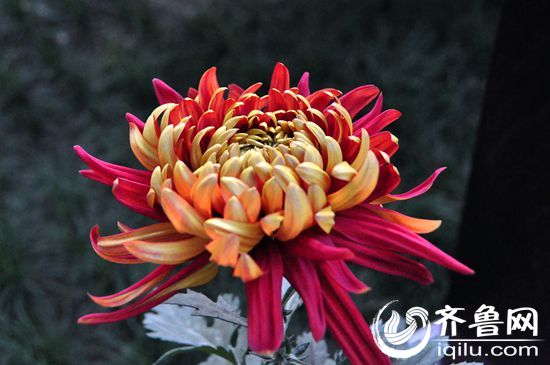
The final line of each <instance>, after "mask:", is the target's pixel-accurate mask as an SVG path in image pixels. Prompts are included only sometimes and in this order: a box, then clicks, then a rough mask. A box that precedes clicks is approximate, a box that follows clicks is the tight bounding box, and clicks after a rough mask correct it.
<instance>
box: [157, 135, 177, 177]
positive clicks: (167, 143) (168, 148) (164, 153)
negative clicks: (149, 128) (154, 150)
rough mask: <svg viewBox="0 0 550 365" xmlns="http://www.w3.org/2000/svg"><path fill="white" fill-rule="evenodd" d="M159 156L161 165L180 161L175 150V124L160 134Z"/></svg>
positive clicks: (172, 164) (171, 164)
mask: <svg viewBox="0 0 550 365" xmlns="http://www.w3.org/2000/svg"><path fill="white" fill-rule="evenodd" d="M158 156H159V160H160V163H161V165H163V166H164V165H170V166H172V167H173V166H174V165H175V164H176V162H177V161H178V158H177V156H176V152H175V151H174V126H172V125H169V126H167V127H166V128H164V130H163V131H162V133H161V134H160V138H159V144H158Z"/></svg>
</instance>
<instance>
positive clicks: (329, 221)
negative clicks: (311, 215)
mask: <svg viewBox="0 0 550 365" xmlns="http://www.w3.org/2000/svg"><path fill="white" fill-rule="evenodd" d="M315 222H317V224H318V225H319V227H321V229H322V230H323V231H324V232H325V233H327V234H329V233H330V231H331V230H332V227H334V211H333V210H332V208H331V207H326V208H324V209H321V210H320V211H318V212H317V213H315Z"/></svg>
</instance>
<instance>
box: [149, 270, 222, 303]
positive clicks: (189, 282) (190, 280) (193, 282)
mask: <svg viewBox="0 0 550 365" xmlns="http://www.w3.org/2000/svg"><path fill="white" fill-rule="evenodd" d="M217 273H218V265H216V264H215V263H213V262H211V263H209V264H207V265H205V266H204V267H203V268H202V269H200V270H198V271H196V272H195V273H193V274H191V275H189V276H187V277H186V278H185V279H183V280H180V281H177V282H176V283H174V284H172V285H170V286H169V287H167V288H165V289H164V290H162V291H160V292H159V293H158V294H156V295H155V296H154V297H153V298H151V300H155V299H156V298H160V297H162V296H164V295H166V294H167V293H172V292H174V291H178V290H182V289H186V288H192V287H194V286H200V285H204V284H206V283H208V282H209V281H211V280H212V279H214V277H215V276H216V274H217Z"/></svg>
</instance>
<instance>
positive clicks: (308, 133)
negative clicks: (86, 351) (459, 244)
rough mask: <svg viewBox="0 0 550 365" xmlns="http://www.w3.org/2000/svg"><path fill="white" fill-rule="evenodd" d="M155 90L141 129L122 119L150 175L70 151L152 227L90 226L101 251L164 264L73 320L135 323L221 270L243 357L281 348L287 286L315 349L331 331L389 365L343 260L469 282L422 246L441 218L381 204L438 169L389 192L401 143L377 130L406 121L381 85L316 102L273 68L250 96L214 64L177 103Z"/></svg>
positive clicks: (119, 259) (325, 93)
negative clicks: (105, 231) (244, 336)
mask: <svg viewBox="0 0 550 365" xmlns="http://www.w3.org/2000/svg"><path fill="white" fill-rule="evenodd" d="M153 84H154V87H155V92H156V95H157V98H158V100H159V104H160V106H159V107H157V108H156V109H155V110H154V111H153V112H152V113H151V115H150V116H149V117H148V118H147V120H146V121H145V122H142V121H141V120H140V119H139V118H137V117H135V116H133V115H131V114H128V115H127V120H128V122H129V126H130V146H131V148H132V151H133V152H134V154H135V156H136V158H137V159H138V160H139V162H140V163H141V164H142V165H143V166H144V167H145V170H137V169H132V168H128V167H123V166H119V165H115V164H111V163H107V162H104V161H102V160H99V159H97V158H95V157H93V156H91V155H89V154H88V153H86V152H85V151H84V150H83V149H82V148H81V147H79V146H76V147H75V150H76V152H77V154H78V155H79V156H80V158H81V159H82V160H83V161H84V162H85V163H86V164H87V165H88V166H89V169H88V170H83V171H81V173H82V174H83V175H85V176H87V177H89V178H91V179H93V180H96V181H98V182H100V183H103V184H107V185H110V186H112V190H113V194H114V196H115V198H116V199H117V200H118V201H119V202H120V203H122V204H124V205H126V206H127V207H129V208H130V209H133V210H134V211H136V212H138V213H140V214H143V215H145V216H148V217H150V218H153V219H154V220H156V221H157V222H156V223H154V224H151V225H148V226H145V227H141V228H135V229H132V228H129V227H127V226H125V225H123V224H120V223H119V228H120V231H121V233H119V234H115V235H111V236H101V235H100V234H99V230H98V228H97V227H94V228H93V229H92V231H91V234H90V237H91V242H92V246H93V248H94V250H95V251H96V253H97V254H98V255H99V256H101V257H102V258H104V259H106V260H109V261H112V262H116V263H122V264H137V263H145V262H150V263H156V264H158V265H159V266H158V268H157V269H155V270H154V271H153V272H151V273H150V274H149V275H147V276H146V277H144V278H143V279H142V280H140V281H139V282H137V283H136V284H134V285H132V286H130V287H129V288H127V289H125V290H123V291H121V292H119V293H116V294H113V295H110V296H103V297H97V296H91V297H92V299H93V300H94V301H95V302H97V303H98V304H100V305H102V306H106V307H115V306H122V305H125V304H129V303H130V302H133V303H132V304H129V305H128V306H126V307H124V308H122V309H119V310H117V311H114V312H110V313H95V314H89V315H86V316H84V317H82V318H81V319H80V322H81V323H102V322H112V321H118V320H121V319H124V318H128V317H130V316H133V315H136V314H139V313H142V312H144V311H146V310H148V309H150V308H151V307H153V306H155V305H157V304H158V303H161V302H163V301H164V300H166V299H167V298H169V297H170V296H171V295H173V294H175V293H176V292H178V291H180V290H182V289H184V288H188V287H192V286H197V285H202V284H204V283H206V282H208V281H210V280H211V279H213V278H214V276H215V275H216V273H217V268H218V266H227V267H230V268H232V272H233V275H234V276H235V277H239V278H240V279H241V280H242V281H243V282H244V283H245V287H246V294H247V301H248V307H249V313H248V317H249V328H248V331H249V345H250V348H251V349H252V350H254V351H257V352H260V353H271V352H273V351H275V350H277V349H278V347H279V346H280V344H281V341H282V338H283V318H282V308H281V281H282V278H283V277H285V278H287V279H288V280H289V281H290V283H291V284H292V285H293V286H294V287H295V288H296V290H297V291H298V292H299V293H300V295H301V296H302V298H303V299H304V302H305V306H306V310H307V313H308V317H309V322H310V327H311V330H312V333H313V336H314V338H315V339H320V338H322V337H323V336H324V333H325V329H326V328H327V327H328V329H329V330H330V331H331V333H332V334H333V336H334V337H335V338H336V340H337V341H338V342H339V343H340V345H341V346H342V348H343V349H344V351H345V353H346V354H347V356H348V358H349V359H350V360H351V362H352V363H353V364H371V363H372V364H382V363H387V359H386V358H385V357H384V356H383V355H382V354H381V353H380V352H379V351H378V350H377V348H376V346H375V345H374V342H373V340H372V335H371V334H370V331H369V328H368V326H367V324H366V323H365V321H364V319H363V318H362V316H361V313H360V312H359V311H358V310H357V308H356V307H355V306H354V305H353V302H352V300H351V298H350V297H349V295H348V292H351V293H362V292H365V291H367V289H368V288H367V286H365V285H364V284H363V283H362V282H360V281H359V280H358V279H357V278H356V277H355V276H354V275H353V274H352V272H351V271H350V270H349V268H348V266H347V264H346V262H351V263H355V264H358V265H361V266H363V267H367V268H371V269H374V270H378V271H382V272H385V273H389V274H394V275H400V276H404V277H407V278H410V279H412V280H415V281H417V282H419V283H421V284H428V283H430V282H431V281H432V276H431V274H430V272H429V271H428V270H427V269H426V268H425V267H424V265H422V264H421V263H419V262H417V261H415V260H413V259H412V258H411V257H416V258H421V259H427V260H430V261H433V262H436V263H438V264H440V265H443V266H445V267H447V268H449V269H452V270H455V271H458V272H460V273H463V274H470V273H472V271H471V270H470V269H469V268H467V267H466V266H464V265H462V264H461V263H459V262H458V261H456V260H454V259H453V258H452V257H450V256H448V255H446V254H445V253H443V252H442V251H440V250H439V249H437V248H436V247H435V246H433V245H432V244H430V243H429V242H428V241H426V240H425V239H423V238H422V237H420V236H419V235H418V234H419V233H429V232H431V231H433V230H435V229H437V228H438V227H439V225H440V221H433V220H426V219H418V218H412V217H409V216H406V215H403V214H401V213H398V212H396V211H393V210H390V209H388V208H386V207H385V205H386V204H388V203H391V202H394V201H397V200H405V199H410V198H413V197H415V196H418V195H420V194H423V193H424V192H425V191H427V190H428V189H429V188H430V187H431V185H432V184H433V182H434V180H435V179H436V177H437V175H438V174H439V173H440V172H441V171H442V170H443V169H439V170H437V171H436V172H435V173H434V174H433V175H432V176H431V177H430V178H429V179H427V180H426V181H425V182H423V183H422V184H420V185H419V186H417V187H416V188H414V189H412V190H410V191H408V192H406V193H402V194H394V193H393V191H394V189H395V188H396V187H397V186H398V184H399V182H400V178H399V173H398V171H397V169H396V168H395V166H394V165H393V164H392V163H391V160H390V158H391V156H392V155H393V154H394V153H395V152H396V151H397V149H398V143H397V138H396V137H395V136H394V135H392V134H391V133H390V132H388V131H384V130H383V129H384V128H385V127H386V126H387V125H389V124H390V123H392V122H393V121H395V120H397V119H398V118H399V117H400V115H401V114H400V113H399V112H398V111H396V110H393V109H389V110H385V111H383V110H382V100H383V98H382V94H381V93H380V92H379V90H378V88H377V87H375V86H373V85H366V86H360V87H358V88H356V89H353V90H351V91H350V92H348V93H346V94H342V93H341V92H340V91H338V90H336V89H331V88H327V89H322V90H318V91H315V92H313V93H311V92H310V90H309V74H308V73H305V74H304V75H303V76H302V78H301V79H300V81H299V83H298V85H297V86H296V87H291V85H290V76H289V72H288V70H287V68H286V67H285V66H284V65H283V64H281V63H278V64H277V65H276V66H275V69H274V72H273V75H272V78H271V84H270V86H269V89H268V92H267V94H266V95H259V94H258V93H257V92H258V90H259V89H260V87H261V83H257V84H254V85H252V86H250V87H248V88H246V89H243V88H241V87H239V86H237V85H235V84H231V85H229V86H228V87H227V88H226V87H220V86H219V84H218V81H217V78H216V69H215V68H211V69H209V70H207V71H206V72H205V73H204V74H203V76H202V78H201V79H200V82H199V86H198V89H193V88H190V89H189V91H188V93H187V97H185V98H184V97H182V96H181V95H180V94H179V93H178V92H176V91H175V90H173V89H172V88H170V87H169V86H167V85H166V84H164V83H163V82H162V81H160V80H154V81H153ZM374 100H376V102H375V103H374V106H373V107H372V108H371V110H370V111H369V112H367V113H365V114H364V115H362V116H360V117H357V116H358V115H359V114H360V113H361V111H362V110H363V109H364V108H365V107H366V106H367V105H368V104H370V103H371V102H373V101H374ZM186 263H188V264H187V265H184V264H186Z"/></svg>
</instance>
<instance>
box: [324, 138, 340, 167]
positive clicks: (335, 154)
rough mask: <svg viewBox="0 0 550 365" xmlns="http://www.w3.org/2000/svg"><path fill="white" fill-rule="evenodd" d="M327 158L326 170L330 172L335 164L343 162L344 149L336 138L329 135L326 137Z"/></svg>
mask: <svg viewBox="0 0 550 365" xmlns="http://www.w3.org/2000/svg"><path fill="white" fill-rule="evenodd" d="M326 146H327V148H326V159H327V168H326V171H327V172H328V173H329V174H330V173H331V172H332V169H333V168H334V166H336V165H337V164H339V163H340V162H342V160H343V156H342V149H341V148H340V145H339V144H338V142H336V140H335V139H334V138H332V137H327V139H326Z"/></svg>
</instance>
